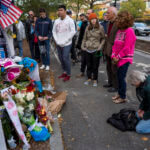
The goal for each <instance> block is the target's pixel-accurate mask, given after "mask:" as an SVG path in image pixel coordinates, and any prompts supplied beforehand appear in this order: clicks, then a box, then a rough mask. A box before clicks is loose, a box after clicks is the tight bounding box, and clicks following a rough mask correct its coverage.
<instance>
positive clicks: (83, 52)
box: [77, 9, 93, 78]
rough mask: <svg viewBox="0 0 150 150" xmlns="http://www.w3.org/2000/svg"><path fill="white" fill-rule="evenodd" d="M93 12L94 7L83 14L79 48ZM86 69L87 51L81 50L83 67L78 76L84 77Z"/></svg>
mask: <svg viewBox="0 0 150 150" xmlns="http://www.w3.org/2000/svg"><path fill="white" fill-rule="evenodd" d="M92 12H93V10H92V9H89V10H87V14H86V16H84V15H83V16H82V25H81V28H80V33H79V39H78V43H77V48H78V49H80V50H81V45H82V41H83V37H84V33H85V29H86V27H87V25H88V20H87V19H88V18H89V16H90V14H91V13H92ZM85 69H86V51H83V50H81V69H80V72H81V73H80V74H79V75H78V76H77V77H79V78H80V77H83V76H84V72H85Z"/></svg>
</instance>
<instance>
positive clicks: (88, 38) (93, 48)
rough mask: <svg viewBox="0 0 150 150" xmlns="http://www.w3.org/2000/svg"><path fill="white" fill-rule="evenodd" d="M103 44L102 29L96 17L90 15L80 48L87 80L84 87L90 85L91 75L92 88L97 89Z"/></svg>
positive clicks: (92, 14) (103, 35) (93, 14)
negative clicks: (84, 62)
mask: <svg viewBox="0 0 150 150" xmlns="http://www.w3.org/2000/svg"><path fill="white" fill-rule="evenodd" d="M104 44H105V33H104V29H103V27H102V26H101V25H100V24H99V21H98V18H97V15H96V14H95V13H91V14H90V16H89V25H88V26H87V28H86V30H85V34H84V38H83V42H82V46H81V47H82V49H83V50H84V51H86V62H87V76H88V80H87V81H86V82H85V83H84V84H85V85H89V84H90V83H91V81H92V75H93V80H94V82H93V86H94V87H97V81H98V68H99V61H100V56H101V51H102V48H103V46H104Z"/></svg>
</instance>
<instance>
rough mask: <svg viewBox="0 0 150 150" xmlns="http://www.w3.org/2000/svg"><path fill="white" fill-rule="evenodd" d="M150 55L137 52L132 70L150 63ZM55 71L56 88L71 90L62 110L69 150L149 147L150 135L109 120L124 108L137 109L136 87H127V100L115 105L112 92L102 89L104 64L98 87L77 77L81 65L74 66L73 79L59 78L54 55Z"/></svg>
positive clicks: (58, 67)
mask: <svg viewBox="0 0 150 150" xmlns="http://www.w3.org/2000/svg"><path fill="white" fill-rule="evenodd" d="M149 59H150V58H149V57H148V58H147V57H144V56H142V55H139V54H136V55H135V61H134V65H132V66H131V67H130V69H129V70H132V69H135V68H136V69H139V70H142V69H143V67H142V66H140V65H139V66H138V62H139V63H140V62H141V64H144V62H145V63H147V64H148V63H149ZM51 66H52V70H54V73H55V77H56V79H55V81H56V89H57V90H61V91H68V97H67V103H66V105H65V106H64V108H63V110H62V116H63V122H62V133H63V138H64V143H65V147H66V149H67V150H150V136H149V135H139V134H137V133H135V132H121V131H119V130H117V129H115V128H113V127H112V126H110V125H109V124H107V123H106V120H107V118H108V117H110V116H111V115H112V114H113V113H116V112H118V111H119V110H120V109H122V108H134V109H136V110H137V109H138V105H139V102H138V100H137V98H136V96H135V89H133V87H130V86H128V90H127V95H128V96H127V98H128V100H129V101H128V103H125V104H118V105H117V104H114V103H113V102H112V100H111V97H112V96H113V95H114V94H110V93H108V92H107V90H106V89H104V88H103V84H105V83H106V82H107V75H106V70H105V64H103V63H102V62H101V65H100V68H99V83H98V87H97V88H95V87H92V85H89V86H85V85H84V81H85V80H86V78H85V77H84V78H82V79H77V78H76V77H75V76H76V75H77V74H79V70H80V64H77V65H76V66H74V67H73V66H72V77H71V81H69V82H67V83H64V82H63V81H62V80H60V79H58V78H57V76H59V75H60V74H61V73H62V72H61V67H60V64H59V63H57V61H56V59H55V58H54V57H53V58H52V59H51Z"/></svg>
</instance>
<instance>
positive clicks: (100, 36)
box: [81, 25, 105, 51]
mask: <svg viewBox="0 0 150 150" xmlns="http://www.w3.org/2000/svg"><path fill="white" fill-rule="evenodd" d="M88 27H89V26H87V28H86V30H85V34H84V38H83V42H82V46H81V48H82V50H97V51H100V50H102V48H103V46H104V44H105V33H104V29H103V27H102V26H101V25H100V26H99V28H93V29H92V30H89V29H88Z"/></svg>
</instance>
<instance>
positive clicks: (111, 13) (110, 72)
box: [104, 7, 118, 92]
mask: <svg viewBox="0 0 150 150" xmlns="http://www.w3.org/2000/svg"><path fill="white" fill-rule="evenodd" d="M116 16H117V9H116V8H115V7H110V8H108V11H107V19H108V21H109V22H108V27H107V37H106V45H105V47H104V55H105V56H106V62H107V67H106V69H107V76H108V84H106V85H104V87H105V88H110V89H108V92H116V91H117V88H118V79H117V65H115V64H113V63H112V60H111V54H112V46H113V44H114V40H115V36H116V33H117V31H118V29H117V27H116V25H115V19H116Z"/></svg>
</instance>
